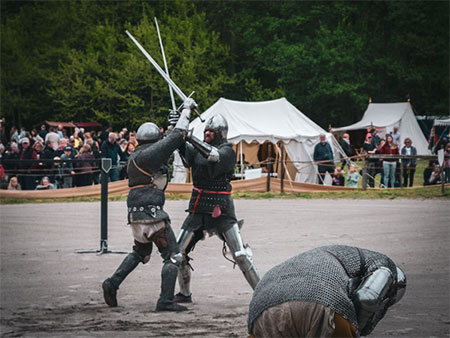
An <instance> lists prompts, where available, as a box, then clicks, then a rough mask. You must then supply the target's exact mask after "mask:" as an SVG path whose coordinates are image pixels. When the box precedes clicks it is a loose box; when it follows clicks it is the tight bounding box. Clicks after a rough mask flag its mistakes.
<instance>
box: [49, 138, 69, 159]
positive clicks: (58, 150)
mask: <svg viewBox="0 0 450 338" xmlns="http://www.w3.org/2000/svg"><path fill="white" fill-rule="evenodd" d="M67 141H68V140H67V139H66V138H62V139H60V140H59V144H58V148H56V150H55V156H61V155H62V154H64V148H65V147H66V146H68V142H67ZM52 147H53V143H52Z"/></svg>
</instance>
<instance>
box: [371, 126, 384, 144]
mask: <svg viewBox="0 0 450 338" xmlns="http://www.w3.org/2000/svg"><path fill="white" fill-rule="evenodd" d="M370 133H371V134H372V143H373V145H374V146H375V147H378V146H379V145H380V142H381V138H380V137H379V136H378V135H377V129H376V128H372V129H370Z"/></svg>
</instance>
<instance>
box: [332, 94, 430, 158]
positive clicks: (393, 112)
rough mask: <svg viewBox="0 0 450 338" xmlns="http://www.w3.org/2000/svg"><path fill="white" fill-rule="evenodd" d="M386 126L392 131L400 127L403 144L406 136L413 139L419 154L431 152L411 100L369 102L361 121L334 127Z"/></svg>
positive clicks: (346, 128) (351, 128)
mask: <svg viewBox="0 0 450 338" xmlns="http://www.w3.org/2000/svg"><path fill="white" fill-rule="evenodd" d="M372 126H373V127H376V128H385V132H386V133H388V132H391V131H392V130H393V128H394V127H398V131H399V133H400V140H401V144H400V145H399V146H400V147H402V146H403V141H404V139H405V138H407V137H409V138H410V139H411V140H412V143H413V146H414V147H416V148H417V154H419V155H426V154H430V151H429V149H428V142H427V140H426V138H425V136H424V135H423V133H422V130H421V129H420V127H419V124H418V123H417V120H416V117H415V115H414V112H413V110H412V107H411V104H410V103H409V102H400V103H369V106H368V107H367V109H366V111H365V112H364V115H363V117H362V119H361V121H359V122H356V123H354V124H352V125H349V126H346V127H341V128H334V130H335V131H344V130H345V131H346V130H358V129H367V128H370V127H372Z"/></svg>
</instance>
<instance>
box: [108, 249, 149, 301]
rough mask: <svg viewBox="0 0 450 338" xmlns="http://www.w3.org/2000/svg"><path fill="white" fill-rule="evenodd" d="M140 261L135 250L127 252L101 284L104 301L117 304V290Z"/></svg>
mask: <svg viewBox="0 0 450 338" xmlns="http://www.w3.org/2000/svg"><path fill="white" fill-rule="evenodd" d="M140 262H141V259H140V257H139V255H138V254H137V253H136V252H134V251H133V252H132V253H129V254H128V255H127V257H125V259H124V260H123V261H122V263H121V264H120V265H119V267H118V268H117V270H116V272H114V274H113V275H112V276H111V277H110V278H107V279H105V281H104V282H103V284H102V288H103V298H104V299H105V303H106V304H108V305H109V306H111V307H116V306H117V290H118V289H119V285H120V284H121V283H122V282H123V280H124V279H125V278H126V277H127V276H128V275H129V274H130V272H131V271H133V270H134V269H135V268H136V266H138V264H139V263H140Z"/></svg>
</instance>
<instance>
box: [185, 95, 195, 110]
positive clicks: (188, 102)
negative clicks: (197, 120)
mask: <svg viewBox="0 0 450 338" xmlns="http://www.w3.org/2000/svg"><path fill="white" fill-rule="evenodd" d="M195 108H197V103H196V102H195V100H194V99H191V98H190V97H188V98H186V100H184V102H183V109H191V110H192V109H195Z"/></svg>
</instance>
